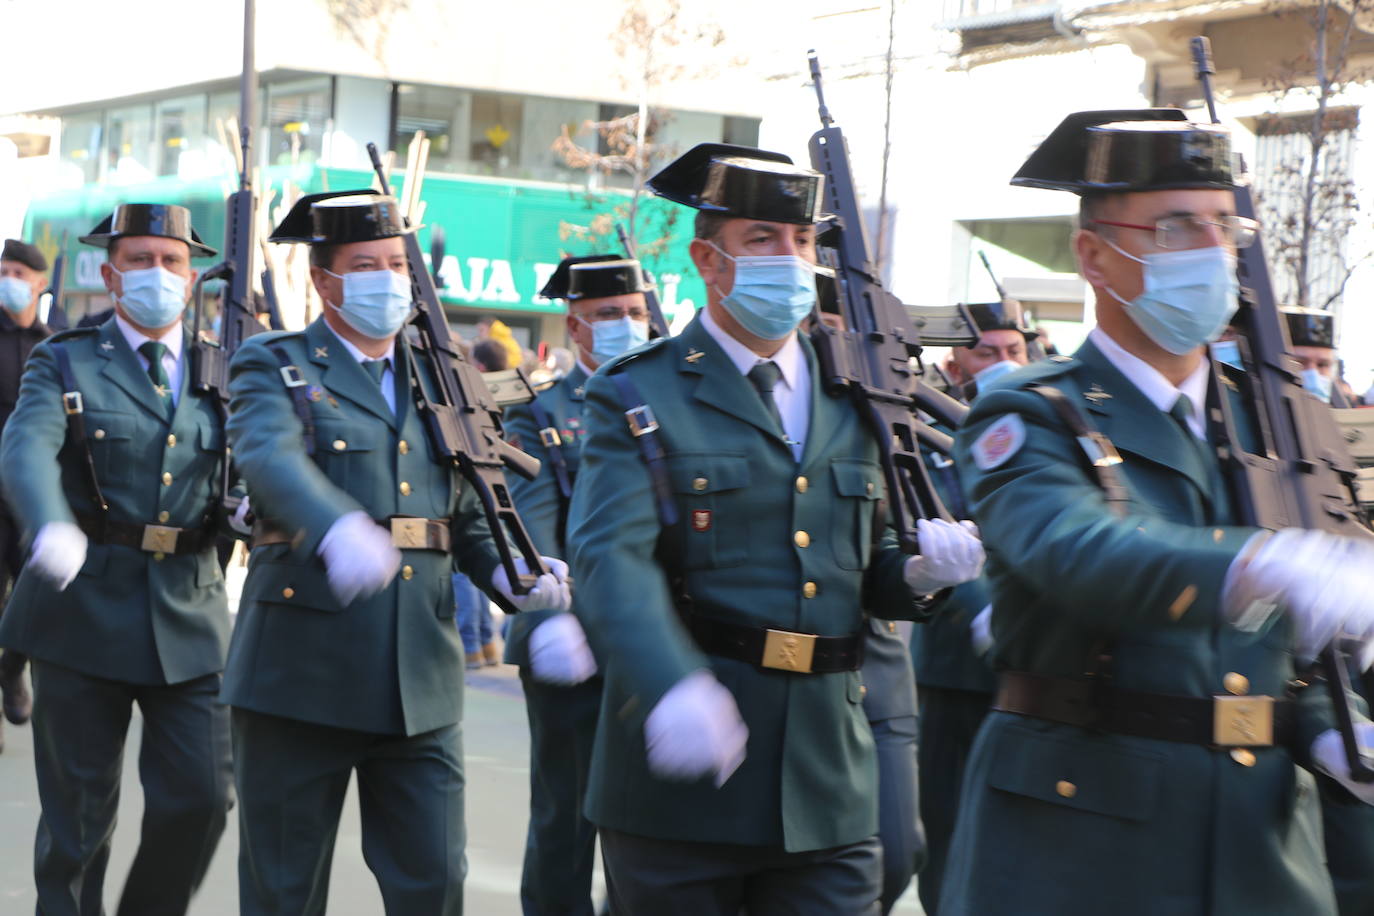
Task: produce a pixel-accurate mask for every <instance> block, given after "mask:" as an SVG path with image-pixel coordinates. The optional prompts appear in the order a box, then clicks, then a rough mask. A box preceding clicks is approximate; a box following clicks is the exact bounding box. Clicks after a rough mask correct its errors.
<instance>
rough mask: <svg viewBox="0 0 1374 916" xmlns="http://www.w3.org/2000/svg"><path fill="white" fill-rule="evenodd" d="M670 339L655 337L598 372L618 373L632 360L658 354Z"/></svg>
mask: <svg viewBox="0 0 1374 916" xmlns="http://www.w3.org/2000/svg"><path fill="white" fill-rule="evenodd" d="M672 339H673V338H671V337H655V338H654V339H653V340H651V341H649V342H648V343H642V344H640V345H639V346H637V347H635V348H634V349H633V350H628V351H626V352H624V353H622V354H620V355H619V356H617V357H616V358H615V359H613V360H611V361H610V362H608V363H606V364H605V365H603V366H602V367H601V369H600V371H601V372H605V373H607V374H610V373H614V372H619V371H620V370H621V369H623V368H624V367H625V366H626V365H627V364H629V363H631V362H633V361H634V360H637V359H640V358H642V357H644V356H648V355H650V354H653V353H658V352H660V351H661V350H663V348H664V346H665V345H666V344H667V343H668V341H670V340H672Z"/></svg>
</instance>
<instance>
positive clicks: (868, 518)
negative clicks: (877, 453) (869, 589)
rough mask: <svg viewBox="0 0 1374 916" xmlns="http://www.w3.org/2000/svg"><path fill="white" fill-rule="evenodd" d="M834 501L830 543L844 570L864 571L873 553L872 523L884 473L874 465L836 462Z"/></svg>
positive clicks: (854, 460) (847, 460) (853, 460)
mask: <svg viewBox="0 0 1374 916" xmlns="http://www.w3.org/2000/svg"><path fill="white" fill-rule="evenodd" d="M830 476H831V479H832V480H833V481H834V486H835V499H834V501H833V505H834V511H833V513H832V524H831V530H832V531H833V532H834V535H833V536H832V537H831V538H830V543H831V545H832V548H833V550H834V552H835V564H836V565H837V566H839V567H840V568H841V569H863V568H864V567H866V566H867V565H868V555H869V553H870V552H871V551H872V549H873V519H874V513H875V512H876V511H877V507H878V501H879V500H881V499H882V496H883V472H882V468H880V467H879V466H878V465H877V464H876V463H875V462H872V461H864V460H863V459H861V458H836V459H834V460H833V461H832V462H831V463H830Z"/></svg>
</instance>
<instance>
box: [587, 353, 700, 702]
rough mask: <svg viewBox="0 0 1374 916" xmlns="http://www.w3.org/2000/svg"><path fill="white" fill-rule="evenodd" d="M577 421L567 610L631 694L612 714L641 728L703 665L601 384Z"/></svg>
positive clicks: (627, 443) (634, 460) (613, 404)
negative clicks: (581, 430) (579, 438)
mask: <svg viewBox="0 0 1374 916" xmlns="http://www.w3.org/2000/svg"><path fill="white" fill-rule="evenodd" d="M582 422H583V426H584V427H585V429H586V431H587V436H586V438H585V439H583V444H582V452H581V456H580V461H579V468H578V474H577V483H576V485H575V486H574V487H573V499H572V507H571V509H570V511H569V516H568V552H569V554H570V558H571V565H572V572H573V576H574V577H575V579H576V585H575V588H576V590H577V601H576V605H575V607H574V610H575V611H576V613H577V615H578V617H579V618H580V619H581V621H582V623H583V626H584V629H586V631H587V636H588V639H589V641H590V642H591V645H592V649H593V651H594V652H595V654H596V656H597V658H598V659H599V660H602V661H603V662H604V663H605V665H606V668H607V675H608V678H610V679H612V680H614V681H616V682H617V683H619V684H620V685H621V689H623V690H625V691H627V692H628V696H627V697H623V698H617V699H620V700H623V702H622V703H621V704H618V707H619V708H621V709H622V710H624V712H623V715H624V716H625V718H626V719H627V720H631V719H633V720H634V721H635V722H637V723H639V724H642V722H643V717H644V716H645V715H647V714H648V712H649V710H651V709H652V708H653V707H654V705H655V704H656V703H657V702H658V700H659V698H660V697H661V696H662V695H663V694H664V693H665V692H666V691H667V690H668V688H669V687H671V686H672V685H673V684H675V683H677V682H678V681H679V680H681V679H682V678H683V677H686V676H687V675H688V674H690V673H691V672H692V671H695V670H697V669H700V668H707V667H708V662H707V659H706V657H705V656H704V655H703V654H702V653H701V652H700V651H699V650H698V649H697V648H696V646H695V645H694V644H693V643H692V641H691V639H690V638H689V637H688V635H687V633H686V631H685V630H684V629H683V627H682V625H681V623H680V622H679V620H678V616H677V612H676V610H675V609H674V607H673V602H672V599H671V596H670V594H669V588H668V580H667V577H666V576H665V575H664V572H663V568H662V567H661V566H660V565H659V564H658V563H657V562H656V560H655V558H654V547H655V545H656V544H657V542H658V537H659V531H660V526H659V520H658V513H657V510H656V508H655V505H654V496H653V487H652V484H651V481H650V478H649V472H648V468H646V467H645V465H644V462H643V461H642V460H641V459H640V457H639V450H638V448H637V446H636V444H635V442H634V440H633V438H632V437H631V436H630V432H629V428H628V427H627V426H626V424H625V415H624V408H623V407H622V406H621V405H620V403H619V399H618V398H617V397H616V394H615V387H614V385H613V384H612V382H611V381H610V380H609V379H608V378H606V377H605V376H601V375H597V376H593V377H592V378H591V380H590V381H588V383H587V386H586V403H585V406H584V408H583V413H582Z"/></svg>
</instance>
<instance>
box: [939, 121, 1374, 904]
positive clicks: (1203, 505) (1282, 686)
mask: <svg viewBox="0 0 1374 916" xmlns="http://www.w3.org/2000/svg"><path fill="white" fill-rule="evenodd" d="M1183 117H1184V116H1183V114H1182V113H1181V112H1179V111H1177V110H1173V109H1149V110H1144V111H1109V112H1082V113H1079V114H1076V115H1070V116H1069V117H1068V118H1067V119H1066V120H1065V121H1064V122H1063V123H1062V124H1061V125H1060V126H1059V127H1058V128H1057V129H1056V130H1055V131H1054V132H1053V133H1052V134H1051V135H1050V136H1049V138H1048V139H1047V140H1046V141H1045V142H1044V143H1043V144H1042V145H1041V147H1040V148H1039V149H1038V150H1037V151H1036V152H1035V153H1034V154H1033V155H1032V156H1031V158H1030V159H1029V160H1028V161H1027V162H1026V164H1025V165H1024V166H1023V167H1022V169H1021V171H1020V172H1019V173H1018V174H1017V176H1016V178H1015V179H1014V180H1013V183H1014V184H1018V185H1025V186H1032V187H1044V188H1058V189H1063V190H1069V191H1074V192H1076V193H1078V194H1080V195H1082V204H1081V208H1080V228H1079V229H1078V231H1077V232H1076V233H1075V234H1074V236H1073V245H1074V251H1075V254H1076V256H1077V260H1078V265H1079V270H1080V271H1081V273H1082V274H1083V276H1084V278H1085V279H1086V280H1087V282H1088V283H1089V284H1091V285H1092V287H1093V290H1094V294H1095V300H1096V307H1097V326H1096V327H1095V328H1094V329H1093V330H1092V331H1091V332H1090V334H1089V336H1088V340H1087V341H1086V342H1085V343H1084V344H1083V346H1082V347H1080V348H1079V350H1078V351H1077V353H1076V354H1075V355H1074V356H1073V357H1071V358H1070V357H1059V358H1056V359H1054V360H1050V361H1046V362H1043V363H1038V364H1036V365H1034V366H1031V367H1027V368H1025V369H1022V370H1020V371H1019V372H1017V373H1015V374H1014V375H1011V376H1009V377H1008V378H1006V379H1005V380H1004V381H1003V382H1002V383H1001V384H999V385H997V386H995V388H994V389H993V390H992V391H988V392H985V393H984V394H983V395H982V396H981V397H979V399H978V400H977V401H976V402H975V403H974V405H973V408H972V411H971V413H970V414H969V417H968V419H967V421H966V422H965V424H964V426H963V427H962V428H961V429H960V431H959V435H958V443H957V448H956V454H955V459H956V462H957V463H958V465H959V468H960V473H961V477H962V479H963V483H964V488H965V492H966V495H967V497H968V499H969V503H970V506H971V508H972V510H973V513H974V518H975V520H976V521H977V522H978V524H979V527H980V528H981V530H982V534H983V537H984V538H985V540H986V543H987V545H988V557H989V562H988V577H989V580H990V582H991V587H992V594H993V601H992V607H993V616H992V633H993V637H994V648H993V652H994V663H995V667H997V668H998V669H999V689H998V694H997V698H996V701H995V709H994V711H993V712H991V713H989V715H988V718H987V719H986V720H985V721H984V723H983V727H982V729H981V731H980V733H979V736H978V739H977V742H976V743H975V745H974V748H973V754H972V757H971V759H970V761H969V764H968V769H967V771H966V774H965V784H964V793H963V798H962V799H961V802H960V812H959V826H958V828H957V831H956V834H955V838H954V847H953V850H952V851H951V854H950V860H949V864H948V867H947V869H946V872H945V876H944V887H943V890H942V893H941V899H940V910H939V912H940V916H959V914H985V913H990V912H1001V911H1003V910H1005V909H1006V908H1007V906H1008V905H1009V904H1008V901H1014V902H1015V903H1014V907H1015V909H1017V911H1018V912H1026V913H1055V914H1064V916H1073V914H1079V913H1082V914H1087V913H1101V912H1103V911H1108V912H1113V913H1118V914H1123V916H1124V914H1147V913H1148V914H1156V913H1161V912H1169V913H1204V912H1205V913H1209V914H1218V916H1227V914H1242V913H1246V914H1248V913H1255V912H1267V913H1305V914H1308V913H1310V914H1318V913H1334V912H1335V901H1334V898H1333V895H1332V890H1331V884H1330V881H1329V880H1328V879H1327V876H1326V872H1325V869H1324V868H1323V867H1322V857H1321V847H1320V845H1319V842H1318V839H1317V837H1318V833H1317V830H1318V829H1319V828H1318V825H1317V822H1316V817H1317V815H1318V811H1317V800H1316V794H1315V791H1316V789H1315V785H1314V781H1313V778H1312V775H1311V774H1310V773H1309V772H1307V770H1306V769H1298V766H1299V765H1300V766H1302V767H1309V768H1313V769H1316V770H1319V771H1322V772H1325V773H1327V774H1329V775H1331V776H1332V777H1334V781H1333V782H1332V783H1331V785H1332V786H1333V787H1334V786H1335V784H1336V782H1337V781H1339V782H1340V783H1342V784H1343V785H1345V786H1346V787H1347V788H1348V789H1351V790H1352V791H1353V792H1354V793H1355V794H1356V795H1358V796H1361V797H1362V798H1363V799H1364V800H1365V801H1370V800H1374V794H1371V792H1372V790H1371V789H1370V788H1369V787H1368V786H1364V787H1359V786H1356V784H1355V783H1353V781H1351V780H1350V778H1349V768H1348V766H1347V765H1346V762H1345V758H1344V754H1343V752H1342V750H1341V749H1340V746H1339V745H1340V742H1339V735H1338V734H1337V733H1336V732H1335V731H1334V730H1333V729H1332V725H1333V718H1334V716H1333V713H1332V710H1331V705H1330V701H1329V697H1328V695H1327V693H1326V691H1325V689H1324V688H1314V689H1305V690H1300V689H1299V690H1297V691H1296V696H1289V695H1288V693H1289V690H1290V686H1292V685H1293V683H1294V681H1295V679H1296V675H1297V671H1296V670H1295V662H1294V659H1295V657H1299V658H1307V659H1310V658H1312V657H1313V656H1314V655H1315V654H1316V653H1317V652H1318V651H1319V650H1320V648H1321V647H1322V646H1323V645H1325V644H1326V643H1327V642H1328V641H1329V640H1330V639H1331V638H1332V636H1333V635H1335V634H1336V633H1337V632H1339V631H1340V630H1341V629H1344V628H1349V629H1350V630H1351V631H1352V632H1354V633H1357V634H1363V633H1366V632H1368V631H1369V630H1370V627H1371V620H1370V618H1371V617H1374V613H1371V608H1370V606H1369V605H1368V604H1367V595H1368V591H1369V588H1370V585H1371V579H1374V577H1372V576H1371V570H1374V556H1371V555H1374V548H1371V547H1370V546H1369V545H1367V544H1364V543H1362V542H1357V541H1354V540H1350V539H1344V538H1336V537H1333V536H1330V535H1326V534H1323V533H1320V532H1311V531H1302V530H1295V529H1287V530H1284V531H1280V532H1268V531H1259V530H1257V529H1254V528H1250V527H1245V526H1242V525H1238V524H1237V518H1238V514H1237V508H1238V507H1237V506H1236V505H1235V503H1234V502H1233V499H1234V496H1233V494H1232V493H1231V492H1229V488H1228V486H1227V482H1226V477H1225V470H1226V468H1225V466H1224V465H1223V462H1222V459H1221V457H1220V456H1219V454H1218V452H1217V447H1218V445H1219V443H1220V441H1221V440H1220V438H1219V437H1220V432H1219V430H1217V429H1215V428H1213V426H1212V424H1213V423H1215V422H1216V420H1215V417H1216V416H1217V414H1218V411H1217V410H1215V409H1209V405H1213V406H1214V405H1216V404H1218V403H1219V399H1220V398H1223V397H1224V398H1227V399H1228V401H1230V402H1231V405H1232V407H1233V409H1234V412H1235V414H1236V416H1237V417H1240V418H1242V422H1241V423H1240V424H1239V425H1240V427H1241V428H1240V429H1239V430H1238V432H1239V434H1240V435H1242V436H1243V437H1245V438H1249V437H1250V435H1251V434H1250V431H1249V430H1248V429H1247V428H1246V427H1247V426H1248V425H1249V424H1248V423H1246V422H1244V420H1249V419H1250V414H1249V405H1248V404H1247V403H1244V402H1242V401H1241V399H1240V398H1239V396H1238V394H1237V392H1236V391H1235V390H1233V388H1232V387H1231V386H1230V385H1225V384H1217V383H1215V382H1214V381H1213V378H1214V376H1213V366H1212V363H1211V361H1210V360H1209V358H1208V356H1207V348H1206V344H1207V343H1208V342H1209V341H1212V340H1215V339H1217V338H1218V337H1219V336H1220V334H1221V333H1222V331H1223V329H1224V328H1225V326H1226V323H1227V321H1228V319H1229V318H1230V316H1231V315H1232V314H1233V313H1234V312H1235V309H1236V306H1237V294H1236V291H1237V278H1236V255H1235V252H1236V249H1237V248H1239V247H1243V246H1244V245H1246V244H1248V243H1249V242H1250V241H1251V240H1252V239H1253V237H1254V233H1255V231H1256V230H1255V225H1254V223H1253V222H1251V221H1248V220H1244V219H1240V218H1238V217H1237V216H1236V215H1235V210H1234V207H1235V198H1234V194H1233V193H1232V189H1233V188H1234V179H1233V177H1232V174H1231V149H1230V138H1229V134H1228V133H1227V132H1226V131H1225V130H1224V129H1222V128H1219V127H1214V126H1212V125H1199V124H1192V123H1189V122H1187V121H1184V120H1182V118H1183ZM1224 377H1226V378H1228V379H1229V378H1230V376H1224ZM1101 437H1105V439H1104V438H1101ZM1108 440H1109V441H1108ZM1113 444H1114V445H1113ZM1118 455H1119V458H1120V461H1119V463H1118V462H1117V461H1116V458H1117V457H1118ZM1295 689H1296V688H1295ZM1370 728H1371V726H1369V725H1368V723H1362V724H1361V726H1360V729H1361V736H1362V738H1361V740H1362V741H1364V742H1366V743H1372V744H1374V740H1371V738H1374V736H1371V735H1370V734H1369V729H1370ZM1336 791H1339V789H1336Z"/></svg>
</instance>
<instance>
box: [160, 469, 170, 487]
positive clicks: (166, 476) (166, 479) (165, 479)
mask: <svg viewBox="0 0 1374 916" xmlns="http://www.w3.org/2000/svg"><path fill="white" fill-rule="evenodd" d="M162 485H163V486H164V487H170V486H171V485H172V472H171V471H163V472H162Z"/></svg>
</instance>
